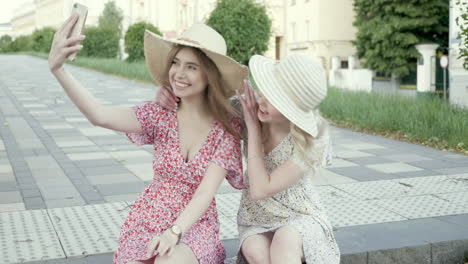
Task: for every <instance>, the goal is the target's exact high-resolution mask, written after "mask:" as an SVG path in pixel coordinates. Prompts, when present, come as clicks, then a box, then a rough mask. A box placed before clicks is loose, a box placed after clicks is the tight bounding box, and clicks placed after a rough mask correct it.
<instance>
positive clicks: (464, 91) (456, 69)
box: [449, 5, 468, 108]
mask: <svg viewBox="0 0 468 264" xmlns="http://www.w3.org/2000/svg"><path fill="white" fill-rule="evenodd" d="M461 15H462V11H461V10H460V8H459V6H456V5H450V33H449V34H450V38H449V82H450V94H449V96H450V102H451V103H453V104H455V105H458V106H461V107H465V108H468V71H467V70H465V69H464V68H463V62H462V59H459V58H458V56H459V55H460V45H462V43H467V42H468V39H463V40H462V39H459V38H458V37H457V36H458V34H459V32H460V27H459V26H458V25H457V23H456V19H457V18H458V19H460V21H461Z"/></svg>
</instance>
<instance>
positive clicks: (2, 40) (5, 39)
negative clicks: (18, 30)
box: [0, 35, 13, 52]
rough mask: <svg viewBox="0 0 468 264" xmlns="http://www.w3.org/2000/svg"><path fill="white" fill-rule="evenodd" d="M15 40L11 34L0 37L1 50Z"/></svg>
mask: <svg viewBox="0 0 468 264" xmlns="http://www.w3.org/2000/svg"><path fill="white" fill-rule="evenodd" d="M11 42H13V39H12V38H11V36H9V35H3V36H1V37H0V52H4V49H7V48H8V46H9V45H10V44H11Z"/></svg>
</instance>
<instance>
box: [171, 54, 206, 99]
mask: <svg viewBox="0 0 468 264" xmlns="http://www.w3.org/2000/svg"><path fill="white" fill-rule="evenodd" d="M169 83H170V84H171V87H172V89H173V91H174V94H175V96H177V97H180V98H188V97H192V96H199V95H202V94H204V91H205V90H206V89H207V86H208V79H207V76H206V74H205V72H204V70H203V69H202V66H201V62H200V60H199V58H198V56H197V54H196V53H195V51H194V50H193V49H192V48H188V47H185V48H182V49H180V50H179V52H177V53H176V55H175V56H174V59H173V60H172V62H171V66H170V68H169Z"/></svg>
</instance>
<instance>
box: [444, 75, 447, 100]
mask: <svg viewBox="0 0 468 264" xmlns="http://www.w3.org/2000/svg"><path fill="white" fill-rule="evenodd" d="M446 72H447V68H444V100H447V87H446V86H447V84H446V82H445V74H446Z"/></svg>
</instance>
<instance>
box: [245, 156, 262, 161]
mask: <svg viewBox="0 0 468 264" xmlns="http://www.w3.org/2000/svg"><path fill="white" fill-rule="evenodd" d="M256 158H261V156H260V155H253V156H252V157H250V158H247V161H249V160H251V159H256Z"/></svg>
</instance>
